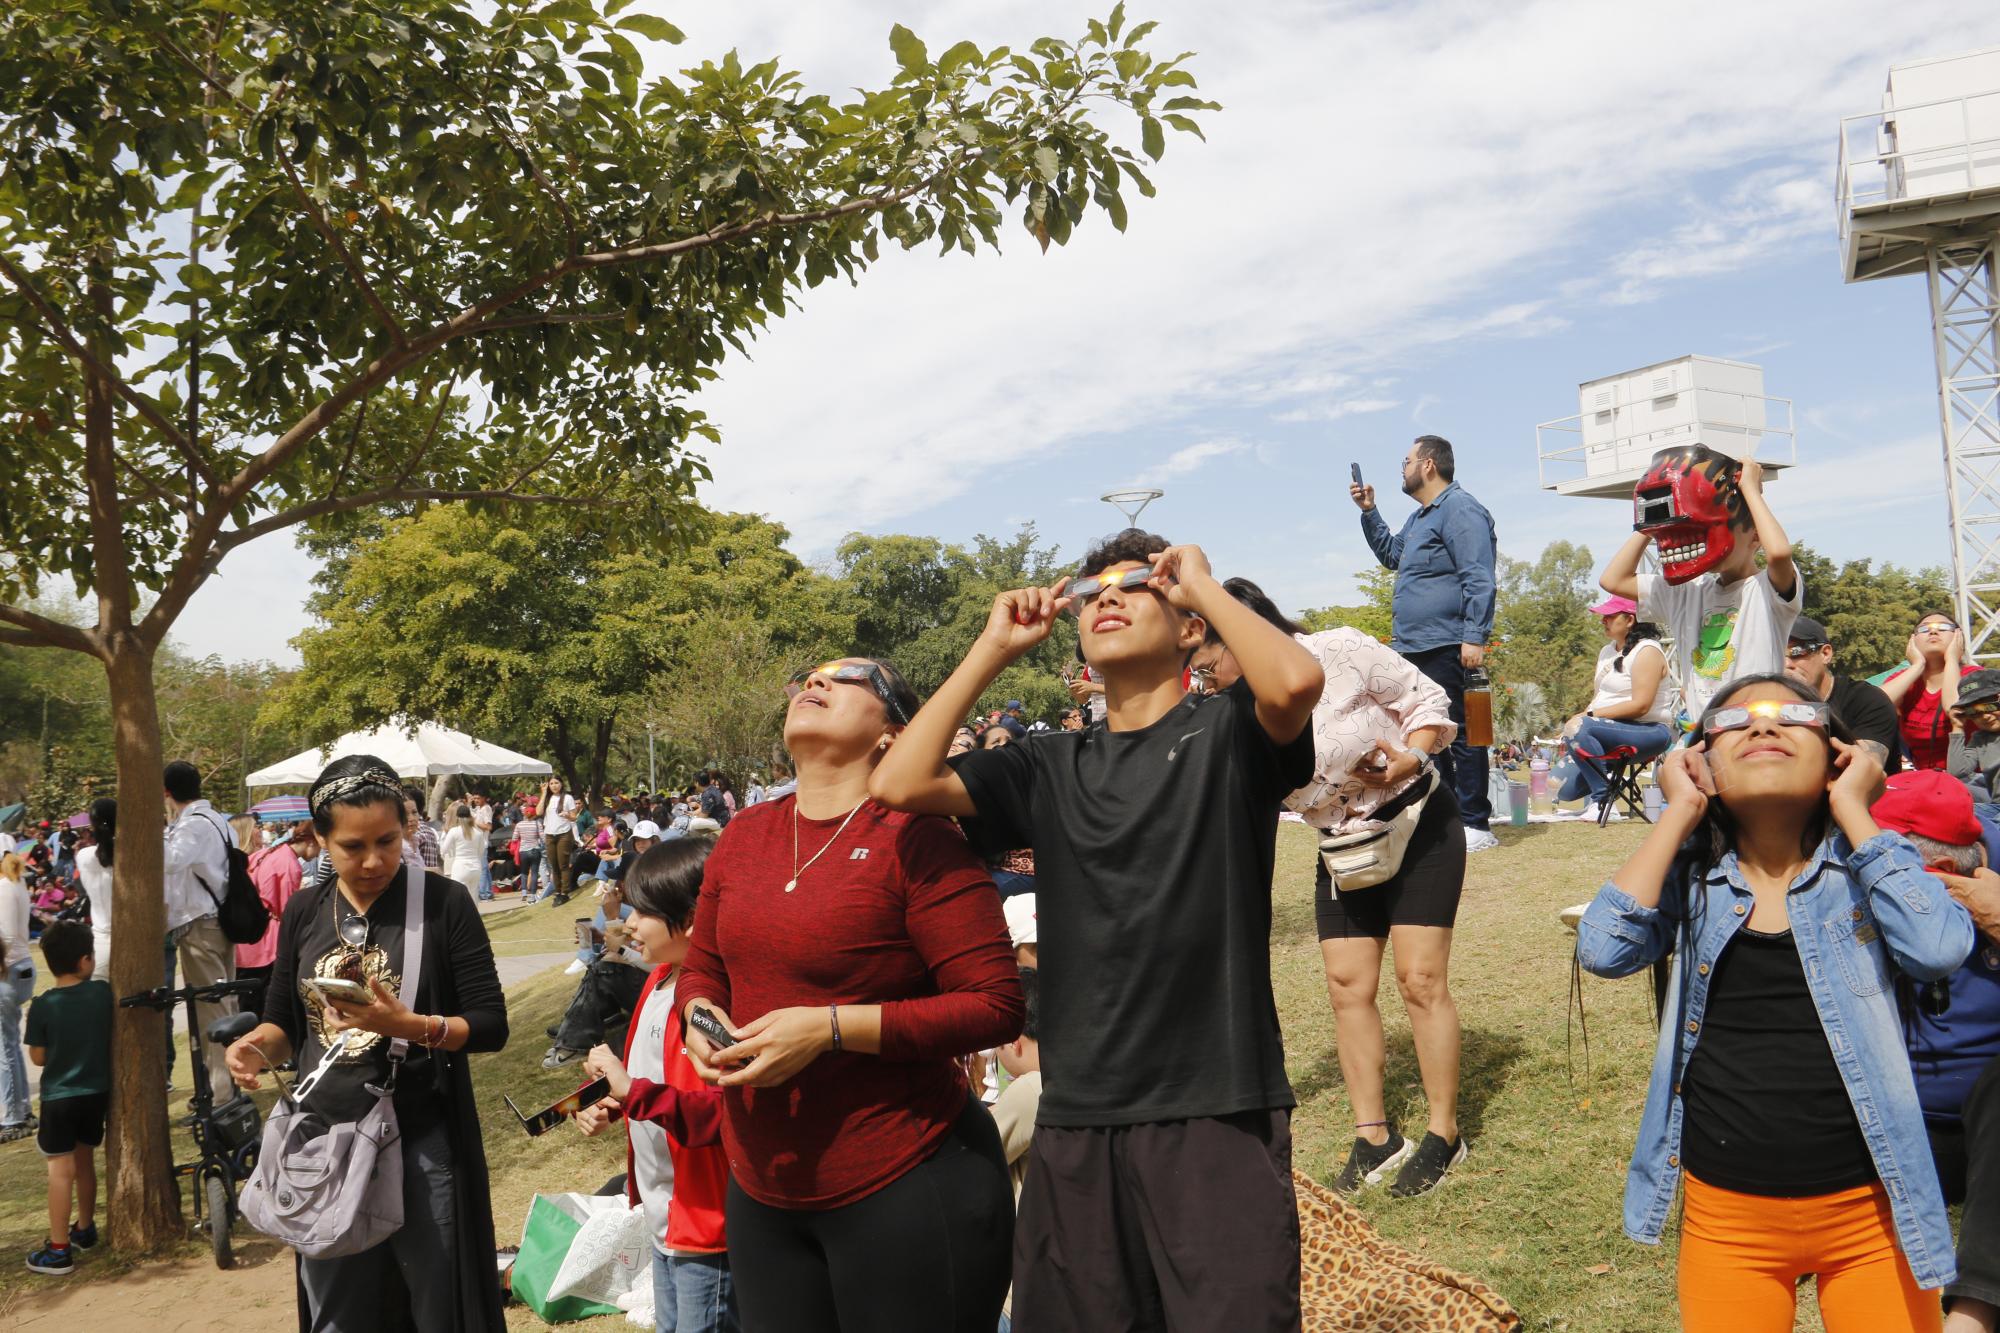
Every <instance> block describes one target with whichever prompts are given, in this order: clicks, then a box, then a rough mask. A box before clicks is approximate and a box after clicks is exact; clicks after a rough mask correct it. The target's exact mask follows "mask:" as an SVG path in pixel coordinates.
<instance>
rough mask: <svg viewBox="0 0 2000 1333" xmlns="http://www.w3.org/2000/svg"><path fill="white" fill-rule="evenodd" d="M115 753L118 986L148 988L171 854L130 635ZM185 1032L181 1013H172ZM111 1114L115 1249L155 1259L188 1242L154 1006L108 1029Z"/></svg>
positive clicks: (121, 638) (119, 649) (145, 682)
mask: <svg viewBox="0 0 2000 1333" xmlns="http://www.w3.org/2000/svg"><path fill="white" fill-rule="evenodd" d="M104 671H105V675H106V677H108V679H109V681H110V686H111V724H112V732H113V743H114V746H115V750H116V753H117V756H118V829H119V837H118V851H117V856H116V858H115V860H114V862H113V864H112V882H113V884H114V885H115V888H114V890H113V893H112V903H113V907H112V913H111V938H112V949H111V988H112V991H113V993H114V994H116V995H119V996H121V997H122V996H126V995H133V994H136V993H138V992H140V991H145V990H151V989H152V988H153V987H155V986H158V985H159V984H160V983H161V981H162V980H163V979H164V977H165V972H166V968H165V962H164V958H165V955H164V951H163V950H162V948H161V946H160V941H162V940H163V939H164V938H165V936H166V929H167V908H166V896H165V894H166V890H165V864H166V857H165V851H164V845H163V839H162V837H161V832H160V830H161V829H162V827H163V826H164V824H165V822H166V799H165V796H164V794H163V793H162V790H161V787H160V770H161V768H162V767H163V765H162V762H161V757H160V720H159V710H158V706H157V704H156V702H155V700H154V697H153V650H152V648H151V647H149V646H147V645H145V644H143V643H141V642H140V641H139V640H138V638H137V636H136V635H133V634H132V633H131V632H130V631H126V632H124V633H123V634H120V635H118V636H116V637H115V639H114V640H113V642H112V644H111V653H110V656H109V659H108V660H107V662H106V663H105V668H104ZM174 1020H175V1025H176V1026H179V1025H180V1021H181V1020H180V1013H179V1012H178V1011H176V1013H175V1015H174ZM111 1057H112V1058H111V1070H112V1073H111V1116H110V1123H109V1125H108V1126H107V1136H106V1139H105V1143H106V1150H105V1160H106V1165H107V1167H108V1169H109V1171H110V1175H111V1188H110V1199H109V1204H110V1206H109V1207H108V1208H107V1209H106V1210H105V1213H106V1216H107V1217H108V1218H109V1219H110V1226H111V1242H112V1243H113V1244H114V1245H116V1246H117V1247H118V1248H119V1249H120V1250H121V1251H125V1252H127V1253H133V1252H137V1253H156V1252H158V1251H160V1250H162V1249H165V1248H166V1247H168V1246H170V1245H175V1244H178V1243H179V1242H180V1241H182V1240H184V1239H186V1236H187V1229H186V1227H185V1225H184V1224H183V1223H182V1221H181V1201H180V1188H179V1185H178V1183H177V1182H176V1180H175V1178H174V1176H173V1174H172V1162H173V1145H172V1143H171V1141H170V1139H169V1137H168V1133H167V1094H166V1086H167V1046H166V1030H165V1025H164V1024H162V1023H161V1021H160V1015H159V1013H158V1012H156V1011H155V1010H152V1009H138V1008H134V1009H124V1008H120V1009H118V1010H116V1011H115V1017H114V1018H113V1021H112V1028H111Z"/></svg>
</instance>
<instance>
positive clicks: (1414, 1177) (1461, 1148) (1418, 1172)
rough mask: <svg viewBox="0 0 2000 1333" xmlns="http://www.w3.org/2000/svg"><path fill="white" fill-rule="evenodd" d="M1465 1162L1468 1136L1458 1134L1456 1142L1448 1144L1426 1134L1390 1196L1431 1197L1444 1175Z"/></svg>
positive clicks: (1405, 1165)
mask: <svg viewBox="0 0 2000 1333" xmlns="http://www.w3.org/2000/svg"><path fill="white" fill-rule="evenodd" d="M1464 1160H1465V1136H1464V1135H1463V1134H1461V1135H1459V1137H1458V1141H1457V1142H1455V1143H1446V1142H1445V1141H1444V1140H1443V1139H1441V1138H1439V1137H1438V1136H1437V1135H1435V1134H1432V1133H1429V1132H1426V1133H1425V1134H1424V1141H1423V1142H1422V1143H1419V1144H1418V1145H1417V1150H1416V1152H1414V1153H1412V1154H1411V1155H1410V1160H1409V1161H1408V1162H1407V1163H1405V1164H1404V1166H1403V1169H1402V1170H1401V1171H1400V1172H1398V1173H1397V1176H1396V1183H1395V1184H1393V1185H1391V1186H1390V1187H1389V1193H1391V1194H1393V1195H1395V1196H1396V1197H1397V1198H1399V1199H1414V1198H1415V1197H1416V1196H1417V1195H1419V1194H1428V1193H1430V1191H1432V1190H1434V1189H1436V1188H1437V1184H1438V1182H1439V1181H1441V1180H1443V1179H1444V1173H1445V1172H1447V1171H1449V1170H1451V1169H1452V1168H1453V1167H1455V1166H1457V1165H1458V1164H1459V1163H1460V1162H1462V1161H1464Z"/></svg>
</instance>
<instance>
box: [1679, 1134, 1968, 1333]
mask: <svg viewBox="0 0 2000 1333" xmlns="http://www.w3.org/2000/svg"><path fill="white" fill-rule="evenodd" d="M1682 1179H1683V1181H1684V1182H1685V1188H1686V1193H1687V1205H1686V1209H1685V1212H1684V1214H1683V1217H1682V1221H1681V1262H1680V1301H1681V1327H1682V1328H1683V1329H1684V1330H1686V1333H1791V1330H1792V1327H1793V1322H1794V1320H1795V1319H1796V1318H1797V1296H1796V1292H1797V1289H1798V1281H1799V1279H1800V1278H1801V1277H1803V1276H1804V1275H1806V1274H1807V1273H1814V1274H1817V1275H1818V1277H1819V1308H1820V1315H1821V1317H1822V1318H1823V1319H1824V1320H1825V1321H1826V1329H1827V1333H1903V1330H1909V1333H1939V1330H1941V1329H1942V1328H1943V1327H1944V1312H1943V1310H1942V1308H1941V1307H1940V1306H1939V1304H1938V1294H1937V1293H1936V1292H1935V1291H1924V1290H1922V1289H1921V1288H1919V1287H1918V1286H1917V1281H1916V1278H1914V1277H1913V1276H1911V1274H1910V1264H1909V1261H1908V1260H1907V1259H1905V1258H1904V1257H1903V1252H1902V1251H1901V1250H1900V1249H1898V1248H1897V1246H1896V1231H1895V1227H1894V1225H1893V1224H1892V1223H1891V1221H1890V1218H1889V1196H1888V1195H1887V1194H1885V1193H1884V1192H1883V1190H1882V1186H1881V1185H1880V1184H1879V1183H1878V1184H1873V1185H1863V1186H1860V1187H1859V1188H1857V1189H1851V1190H1842V1191H1840V1192H1839V1193H1838V1194H1820V1195H1815V1196H1813V1197H1812V1198H1807V1199H1771V1198H1764V1197H1762V1196H1759V1195H1755V1194H1738V1193H1736V1192H1735V1191H1733V1190H1725V1189H1718V1188H1717V1187H1716V1186H1714V1185H1705V1184H1703V1183H1702V1182H1701V1181H1699V1180H1696V1179H1695V1178H1694V1177H1693V1176H1692V1175H1685V1174H1684V1175H1683V1176H1682Z"/></svg>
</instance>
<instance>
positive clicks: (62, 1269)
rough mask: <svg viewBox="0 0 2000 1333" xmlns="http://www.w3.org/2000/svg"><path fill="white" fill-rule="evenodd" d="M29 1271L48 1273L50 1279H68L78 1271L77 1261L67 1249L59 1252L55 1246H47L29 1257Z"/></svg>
mask: <svg viewBox="0 0 2000 1333" xmlns="http://www.w3.org/2000/svg"><path fill="white" fill-rule="evenodd" d="M28 1271H29V1272H30V1273H47V1274H48V1275H49V1276H50V1277H68V1276H69V1275H70V1274H71V1273H74V1272H75V1271H76V1260H75V1259H74V1258H73V1257H71V1255H70V1252H69V1250H68V1248H67V1247H65V1248H63V1249H60V1250H59V1249H57V1248H56V1247H55V1246H54V1245H48V1244H45V1245H43V1246H42V1248H41V1249H39V1250H36V1251H35V1252H34V1253H33V1254H31V1255H29V1256H28Z"/></svg>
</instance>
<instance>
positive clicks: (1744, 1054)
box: [1577, 675, 1973, 1333]
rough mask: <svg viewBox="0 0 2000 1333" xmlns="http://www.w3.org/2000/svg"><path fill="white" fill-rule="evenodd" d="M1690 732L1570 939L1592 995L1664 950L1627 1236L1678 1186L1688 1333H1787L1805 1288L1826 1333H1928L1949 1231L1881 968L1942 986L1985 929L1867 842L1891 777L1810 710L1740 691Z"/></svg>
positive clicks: (1809, 700) (1661, 1220)
mask: <svg viewBox="0 0 2000 1333" xmlns="http://www.w3.org/2000/svg"><path fill="white" fill-rule="evenodd" d="M1700 735H1701V740H1700V742H1699V743H1698V744H1696V745H1695V746H1693V747H1691V748H1689V749H1686V750H1682V751H1678V752H1676V753H1675V754H1673V755H1671V756H1669V757H1668V759H1667V760H1666V761H1665V762H1663V763H1662V765H1661V769H1660V786H1661V789H1662V791H1663V792H1664V794H1665V795H1666V798H1667V802H1668V805H1667V809H1666V811H1665V813H1664V814H1663V815H1662V816H1661V819H1660V822H1659V823H1658V824H1657V825H1655V826H1654V828H1653V831H1652V833H1651V834H1650V835H1649V836H1648V837H1647V839H1646V841H1645V842H1644V843H1643V844H1642V845H1641V846H1640V848H1639V850H1638V851H1637V852H1635V853H1634V854H1633V855H1632V858H1631V859H1630V860H1628V861H1627V862H1626V863H1625V864H1624V866H1623V867H1621V868H1620V869H1619V871H1618V873H1617V874H1616V875H1615V876H1614V877H1613V878H1612V881H1611V882H1610V883H1608V884H1606V885H1605V886H1604V888H1603V889H1602V890H1600V891H1599V893H1598V895H1597V898H1596V900H1595V901H1594V902H1592V903H1591V905H1590V908H1589V910H1588V911H1587V912H1585V914H1584V917H1583V920H1582V922H1581V923H1580V925H1579V928H1578V932H1577V956H1578V959H1579V961H1580V962H1581V963H1582V965H1583V966H1584V967H1585V968H1586V969H1588V970H1589V971H1591V972H1594V973H1596V974H1598V975H1599V976H1609V977H1618V976H1626V975H1629V974H1630V973H1633V972H1636V971H1638V970H1639V969H1641V968H1643V967H1645V966H1647V965H1648V964H1650V963H1652V962H1654V961H1655V960H1657V959H1659V958H1661V957H1662V956H1664V955H1665V954H1667V953H1668V952H1669V951H1670V950H1671V951H1672V953H1673V955H1674V968H1673V978H1672V982H1671V984H1670V986H1669V989H1668V997H1667V1004H1666V1006H1665V1007H1664V1009H1663V1019H1662V1022H1661V1026H1660V1041H1659V1047H1658V1050H1657V1052H1656V1053H1655V1056H1654V1060H1653V1074H1652V1081H1651V1084H1650V1086H1649V1088H1648V1090H1647V1095H1646V1109H1645V1111H1644V1113H1643V1115H1642V1116H1641V1118H1640V1122H1639V1141H1638V1144H1637V1147H1636V1148H1635V1150H1634V1153H1633V1157H1632V1165H1631V1168H1630V1171H1629V1172H1628V1175H1627V1181H1626V1191H1625V1232H1626V1234H1627V1235H1629V1236H1631V1237H1632V1238H1633V1239H1634V1240H1637V1241H1641V1242H1644V1243H1647V1244H1657V1243H1658V1242H1659V1238H1660V1234H1661V1231H1662V1230H1663V1229H1664V1226H1665V1223H1666V1220H1667V1213H1668V1211H1669V1209H1670V1208H1671V1206H1672V1203H1673V1196H1674V1187H1675V1185H1676V1183H1677V1182H1682V1181H1683V1177H1684V1178H1685V1179H1684V1183H1685V1194H1684V1209H1683V1217H1682V1223H1681V1248H1680V1273H1679V1287H1680V1304H1681V1318H1682V1326H1683V1327H1684V1328H1685V1329H1687V1330H1689V1331H1690V1333H1706V1331H1709V1330H1713V1331H1715V1333H1723V1331H1724V1330H1726V1331H1727V1333H1765V1331H1766V1330H1769V1331H1770V1333H1780V1331H1781V1330H1783V1331H1787V1333H1788V1331H1789V1330H1790V1329H1791V1328H1792V1326H1793V1320H1794V1316H1795V1308H1794V1307H1795V1295H1794V1293H1795V1291H1796V1287H1797V1283H1798V1280H1799V1279H1800V1278H1801V1277H1803V1276H1804V1275H1806V1274H1808V1273H1811V1274H1815V1275H1817V1277H1818V1282H1819V1300H1820V1309H1821V1311H1822V1313H1823V1315H1824V1317H1825V1321H1826V1326H1827V1329H1828V1330H1829V1333H1847V1331H1848V1330H1854V1331H1856V1333H1859V1331H1860V1330H1868V1331H1869V1333H1887V1331H1889V1330H1901V1329H1910V1330H1925V1331H1927V1333H1928V1331H1930V1330H1937V1329H1939V1328H1941V1327H1942V1323H1943V1317H1942V1314H1941V1312H1940V1310H1939V1306H1938V1299H1937V1293H1936V1290H1935V1289H1936V1288H1938V1287H1941V1286H1943V1285H1944V1284H1945V1283H1947V1282H1949V1281H1951V1280H1952V1277H1953V1276H1954V1269H1953V1259H1952V1244H1951V1228H1950V1223H1949V1221H1948V1219H1947V1217H1946V1215H1945V1206H1944V1200H1943V1198H1942V1196H1941V1195H1940V1194H1939V1192H1938V1184H1937V1176H1936V1173H1935V1171H1934V1169H1933V1168H1932V1165H1931V1160H1930V1150H1929V1146H1928V1142H1927V1140H1926V1138H1925V1134H1924V1126H1923V1115H1922V1111H1921V1109H1920V1108H1919V1106H1918V1103H1917V1094H1916V1087H1915V1084H1914V1083H1913V1082H1912V1080H1911V1077H1910V1067H1909V1060H1908V1057H1907V1055H1906V1054H1905V1053H1904V1049H1903V1041H1902V1035H1901V1027H1900V1024H1899V1020H1898V1017H1897V1013H1896V1003H1895V989H1894V985H1893V982H1892V976H1893V971H1892V969H1893V970H1899V971H1901V972H1903V973H1905V974H1906V975H1908V976H1911V977H1914V978H1916V979H1918V980H1920V981H1926V980H1930V979H1933V978H1936V977H1941V976H1944V975H1945V974H1947V973H1949V972H1951V971H1952V970H1953V969H1954V968H1956V967H1957V966H1958V965H1959V964H1960V963H1961V962H1962V961H1963V960H1964V958H1965V956H1966V954H1967V953H1968V952H1969V951H1970V950H1971V948H1972V941H1973V930H1972V920H1971V918H1970V917H1969V916H1968V915H1967V914H1966V912H1965V909H1964V908H1962V907H1960V906H1959V905H1958V904H1957V903H1956V902H1954V901H1952V899H1951V897H1950V896H1949V894H1948V893H1947V892H1946V890H1945V887H1944V885H1943V883H1942V882H1941V881H1939V880H1937V879H1936V878H1934V877H1933V876H1931V875H1928V874H1926V873H1925V872H1924V867H1923V860H1922V858H1921V857H1920V856H1918V855H1917V853H1916V850H1915V849H1914V848H1913V847H1911V846H1910V844H1909V843H1907V842H1905V841H1904V840H1903V838H1902V837H1901V836H1899V835H1897V834H1893V833H1885V832H1883V831H1882V830H1881V829H1880V828H1879V827H1877V826H1876V823H1875V821H1874V819H1873V818H1872V817H1871V816H1870V815H1869V807H1870V805H1871V804H1872V803H1873V802H1874V800H1875V799H1876V797H1877V796H1878V795H1879V794H1880V793H1881V791H1882V783H1883V779H1882V769H1881V765H1880V763H1879V762H1878V760H1877V757H1876V756H1875V755H1874V754H1873V753H1872V752H1871V751H1870V750H1868V749H1866V748H1863V747H1860V746H1857V745H1855V744H1853V743H1852V737H1851V736H1849V734H1848V733H1847V731H1846V729H1845V728H1844V727H1843V726H1842V725H1841V724H1840V723H1839V721H1838V720H1837V719H1835V718H1834V717H1833V716H1832V715H1831V711H1830V710H1829V709H1828V707H1827V705H1826V704H1825V703H1824V702H1823V701H1822V700H1821V699H1820V698H1819V697H1818V696H1817V695H1816V694H1813V693H1811V692H1810V691H1808V690H1806V689H1804V688H1803V687H1802V686H1800V685H1799V684H1798V683H1797V682H1795V681H1792V680H1790V679H1788V678H1786V677H1784V676H1780V675H1754V676H1745V677H1742V678H1740V679H1738V680H1736V681H1734V682H1732V683H1730V684H1729V685H1727V686H1725V687H1724V688H1723V689H1722V690H1720V691H1719V692H1718V693H1717V694H1716V696H1715V698H1714V699H1713V701H1712V702H1711V703H1710V705H1709V707H1708V710H1707V711H1706V712H1705V713H1704V714H1703V715H1702V718H1701V722H1700Z"/></svg>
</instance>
